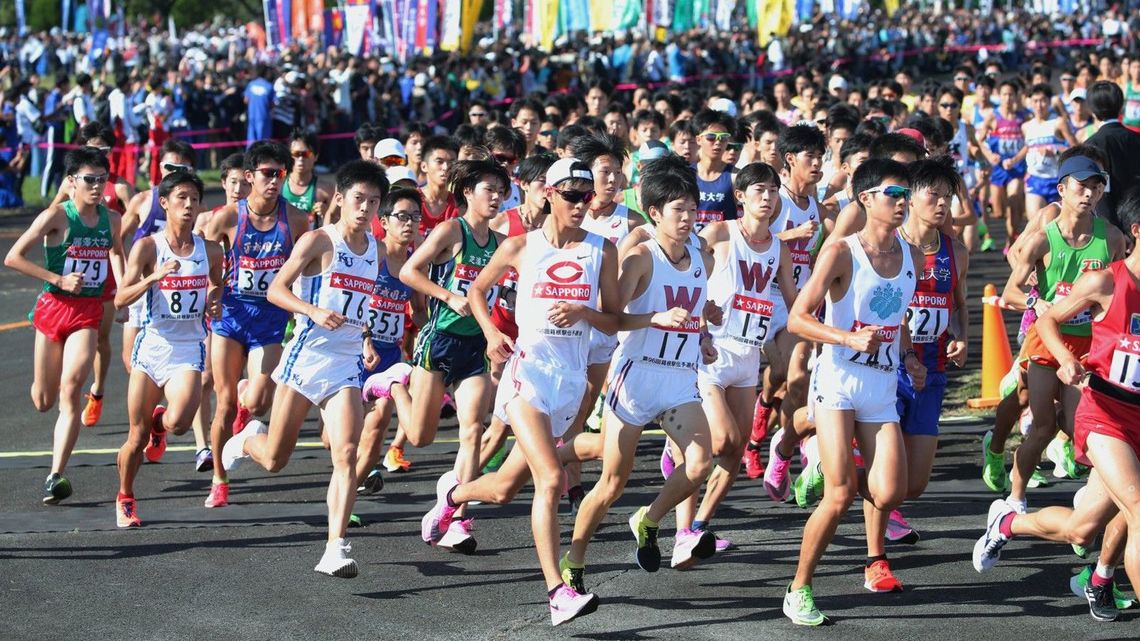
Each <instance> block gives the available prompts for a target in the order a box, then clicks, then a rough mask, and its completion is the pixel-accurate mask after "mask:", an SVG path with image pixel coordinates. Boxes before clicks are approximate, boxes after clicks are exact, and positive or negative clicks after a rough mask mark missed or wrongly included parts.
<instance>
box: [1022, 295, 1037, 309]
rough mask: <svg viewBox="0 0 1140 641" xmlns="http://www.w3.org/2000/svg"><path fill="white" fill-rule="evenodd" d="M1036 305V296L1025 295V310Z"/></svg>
mask: <svg viewBox="0 0 1140 641" xmlns="http://www.w3.org/2000/svg"><path fill="white" fill-rule="evenodd" d="M1036 306H1037V297H1036V296H1034V295H1032V294H1030V295H1029V296H1026V297H1025V309H1027V310H1028V309H1033V308H1034V307H1036Z"/></svg>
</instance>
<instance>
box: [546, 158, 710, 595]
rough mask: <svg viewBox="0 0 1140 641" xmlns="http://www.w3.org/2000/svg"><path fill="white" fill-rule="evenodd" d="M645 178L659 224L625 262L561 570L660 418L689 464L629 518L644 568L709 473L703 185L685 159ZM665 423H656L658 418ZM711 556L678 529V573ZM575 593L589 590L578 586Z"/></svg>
mask: <svg viewBox="0 0 1140 641" xmlns="http://www.w3.org/2000/svg"><path fill="white" fill-rule="evenodd" d="M652 169H653V170H652V171H651V172H646V174H645V175H643V176H642V178H641V201H642V204H643V205H644V206H645V211H646V212H647V213H649V215H650V218H651V219H653V221H654V223H655V228H654V237H653V240H652V241H646V242H645V243H642V244H640V245H637V246H636V247H634V248H633V249H631V250H630V252H629V254H628V255H626V256H625V257H624V258H623V261H622V262H623V266H622V270H621V277H620V279H619V282H618V287H619V292H620V303H621V305H622V306H623V307H624V308H625V312H624V313H623V314H622V315H621V323H620V327H619V329H620V330H621V331H622V332H623V335H622V336H623V338H622V342H621V344H620V345H619V347H618V350H617V352H616V353H615V354H614V370H613V374H612V376H611V378H610V381H609V385H610V390H611V392H610V394H609V396H608V397H607V399H606V410H605V425H606V429H605V434H604V437H603V438H604V445H603V448H604V450H603V451H604V455H603V457H602V473H601V477H600V478H599V479H598V482H597V483H596V484H595V485H594V487H593V489H592V490H590V492H589V493H588V494H587V495H586V496H585V498H584V499H583V500H582V504H581V506H580V507H579V508H578V516H577V519H576V520H575V523H574V538H573V542H572V544H571V547H570V551H569V553H568V554H567V556H566V557H565V558H564V559H563V569H564V570H566V569H568V570H570V571H571V572H572V573H575V574H576V573H577V572H576V571H578V570H582V571H584V568H585V562H586V547H587V545H588V544H589V541H590V538H591V537H592V536H593V534H594V531H595V530H596V529H597V527H598V525H599V524H600V523H601V521H602V519H603V518H605V515H606V513H607V512H608V511H609V508H610V506H611V505H613V503H614V501H616V500H617V498H618V497H619V496H620V495H621V494H622V492H623V490H624V488H625V484H626V481H627V480H628V479H629V475H630V473H631V472H632V471H633V464H634V459H635V454H636V449H637V442H638V440H639V439H640V437H641V432H642V430H643V429H644V427H645V425H646V424H648V423H649V422H651V421H654V420H659V421H660V423H661V426H662V428H664V430H665V432H666V433H667V434H668V435H669V437H670V438H671V439H673V441H674V442H675V443H676V444H677V445H678V447H679V449H680V450H681V451H682V452H683V454H684V460H683V461H678V462H677V470H676V471H675V472H674V473H673V474H672V475H671V476H670V477H669V479H668V480H667V481H665V485H664V486H663V487H662V488H661V490H660V492H658V494H657V496H656V498H655V499H654V500H653V502H652V503H651V504H650V505H647V506H644V507H641V508H640V509H638V510H637V511H635V512H634V514H633V515H632V516H631V518H630V519H629V527H630V529H631V530H632V532H633V535H634V539H635V541H636V543H637V553H636V560H637V564H638V566H639V567H641V568H642V569H643V570H645V571H647V572H656V571H657V570H658V568H659V567H660V565H661V551H660V549H659V548H658V545H657V530H658V527H659V525H658V523H659V522H660V521H661V519H663V518H664V517H665V515H666V514H668V512H669V511H670V510H672V509H673V508H674V507H676V505H677V504H678V503H680V502H681V501H682V500H684V499H685V497H687V496H689V495H691V494H692V493H693V492H694V491H696V490H697V488H699V487H700V484H701V483H702V482H703V481H704V480H705V478H706V477H707V476H708V473H709V471H710V470H711V464H710V456H711V445H710V442H709V429H708V422H707V420H706V419H705V415H704V412H703V411H702V409H701V406H700V402H701V400H700V394H699V392H698V390H697V372H696V368H697V362H698V360H702V359H703V360H704V361H705V362H706V363H708V362H711V361H713V360H715V358H716V353H715V350H714V349H713V347H712V341H711V339H710V338H709V337H708V335H707V334H704V333H703V326H704V322H703V319H702V311H703V309H704V307H705V299H706V295H707V291H708V273H709V272H710V271H711V269H712V264H713V263H712V258H711V257H709V256H708V255H707V254H706V253H705V252H704V251H703V250H700V249H698V248H695V247H693V246H692V245H690V234H691V232H692V231H693V229H694V225H695V223H696V207H697V200H698V199H699V197H700V189H699V188H698V187H697V184H696V177H695V176H694V175H693V171H692V169H691V167H690V166H689V165H688V164H687V163H685V162H684V161H683V160H681V159H680V158H676V157H672V156H671V157H668V158H662V159H660V160H655V161H654V162H653V168H652ZM659 417H660V418H659ZM714 552H715V540H714V537H713V535H712V534H711V533H710V532H694V531H692V530H678V531H677V534H676V539H675V541H674V549H673V565H674V567H688V566H691V565H692V564H693V563H695V562H696V561H697V560H698V559H705V558H708V557H710V556H712V554H713V553H714ZM575 589H576V590H577V591H578V592H579V593H581V592H583V591H584V586H579V587H576V588H575Z"/></svg>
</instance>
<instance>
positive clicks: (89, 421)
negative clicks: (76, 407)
mask: <svg viewBox="0 0 1140 641" xmlns="http://www.w3.org/2000/svg"><path fill="white" fill-rule="evenodd" d="M86 398H87V404H86V405H84V406H83V418H82V421H81V422H82V423H83V427H95V426H96V425H97V424H98V423H99V419H100V418H102V416H103V397H102V396H99V397H96V396H95V395H94V394H92V393H91V392H87V396H86Z"/></svg>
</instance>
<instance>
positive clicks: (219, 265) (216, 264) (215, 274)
mask: <svg viewBox="0 0 1140 641" xmlns="http://www.w3.org/2000/svg"><path fill="white" fill-rule="evenodd" d="M205 242H206V258H207V259H208V260H209V261H210V289H209V290H208V291H207V292H206V315H207V316H209V317H211V318H220V317H221V311H222V310H221V300H222V287H223V286H224V284H225V277H226V273H225V272H226V258H225V250H224V249H222V246H221V245H219V244H218V243H215V242H212V241H205Z"/></svg>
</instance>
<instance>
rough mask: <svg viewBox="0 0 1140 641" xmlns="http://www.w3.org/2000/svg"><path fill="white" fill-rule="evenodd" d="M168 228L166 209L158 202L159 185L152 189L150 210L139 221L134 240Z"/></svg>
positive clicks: (136, 240)
mask: <svg viewBox="0 0 1140 641" xmlns="http://www.w3.org/2000/svg"><path fill="white" fill-rule="evenodd" d="M163 229H166V210H165V209H163V208H162V205H161V204H159V202H158V187H152V188H151V190H150V210H148V211H147V213H146V216H145V217H143V218H142V220H140V221H139V228H138V229H136V230H135V237H134V242H136V243H137V242H138V241H139V240H140V239H142V238H146V237H147V236H150V235H151V234H153V233H155V232H158V231H162V230H163Z"/></svg>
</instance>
